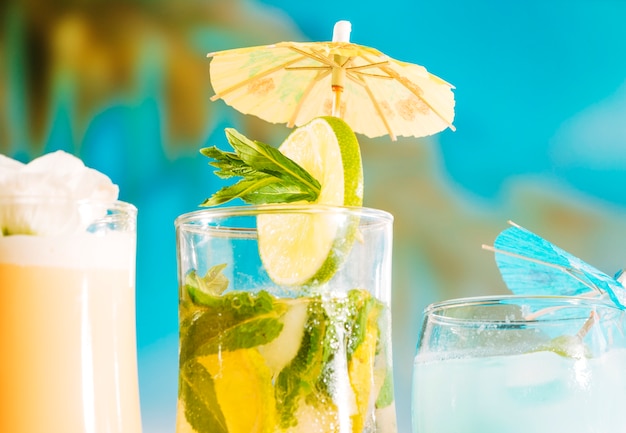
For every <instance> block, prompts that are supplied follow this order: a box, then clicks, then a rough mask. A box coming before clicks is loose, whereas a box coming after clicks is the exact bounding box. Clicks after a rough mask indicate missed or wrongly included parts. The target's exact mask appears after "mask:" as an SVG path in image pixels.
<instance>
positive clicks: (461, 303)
mask: <svg viewBox="0 0 626 433" xmlns="http://www.w3.org/2000/svg"><path fill="white" fill-rule="evenodd" d="M526 302H535V303H536V304H535V305H541V307H542V308H550V307H562V308H576V307H578V308H596V307H597V308H602V309H606V310H609V311H615V312H623V310H622V309H620V308H619V307H618V306H617V305H615V304H614V303H612V302H611V301H610V299H600V298H591V297H583V296H566V295H515V294H504V295H485V296H472V297H462V298H454V299H448V300H445V301H440V302H434V303H432V304H430V305H428V306H427V307H426V308H425V309H424V311H423V317H430V318H433V319H434V320H437V321H438V322H444V323H457V324H464V323H465V324H469V323H483V324H489V323H495V324H497V323H505V322H506V323H510V324H512V325H515V324H522V323H526V324H528V323H533V322H540V321H541V320H534V319H516V318H508V317H507V318H506V320H505V319H504V318H486V317H479V318H462V317H454V316H446V315H445V314H441V313H442V312H444V311H447V310H453V309H459V308H466V307H477V306H486V307H489V306H498V305H517V306H521V305H524V303H526ZM581 318H584V317H583V316H581V317H578V318H577V319H581ZM566 320H572V318H571V317H568V318H560V319H556V318H551V319H550V321H566Z"/></svg>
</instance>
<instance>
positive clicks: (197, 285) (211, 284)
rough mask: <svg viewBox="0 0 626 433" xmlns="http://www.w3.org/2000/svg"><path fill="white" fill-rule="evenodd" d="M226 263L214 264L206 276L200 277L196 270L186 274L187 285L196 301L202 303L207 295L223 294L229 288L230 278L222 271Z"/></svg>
mask: <svg viewBox="0 0 626 433" xmlns="http://www.w3.org/2000/svg"><path fill="white" fill-rule="evenodd" d="M226 266H227V265H226V263H221V264H219V265H215V266H213V267H212V268H211V269H209V270H208V271H207V273H206V274H205V275H204V277H199V276H198V274H197V273H196V271H195V270H192V271H190V272H189V273H188V274H187V275H186V276H185V285H186V286H187V287H188V291H189V295H190V296H191V299H192V300H193V301H194V303H198V304H202V299H203V298H205V297H207V296H209V297H210V296H216V295H221V294H222V293H223V292H224V291H225V290H226V289H227V288H228V278H226V276H225V275H224V274H223V273H222V271H223V270H224V269H225V268H226Z"/></svg>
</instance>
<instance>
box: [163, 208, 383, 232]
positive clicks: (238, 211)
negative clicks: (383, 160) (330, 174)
mask: <svg viewBox="0 0 626 433" xmlns="http://www.w3.org/2000/svg"><path fill="white" fill-rule="evenodd" d="M328 212H331V213H335V214H339V215H341V214H345V215H358V216H361V217H368V218H374V219H378V220H381V221H388V222H393V219H394V217H393V215H392V214H391V213H389V212H387V211H384V210H381V209H375V208H370V207H362V206H330V205H318V204H262V205H237V206H222V207H214V208H205V209H199V210H195V211H191V212H187V213H184V214H181V215H179V216H178V217H177V218H176V219H175V220H174V226H175V227H176V228H179V227H182V226H185V225H187V224H193V223H197V222H202V221H205V220H207V217H208V219H210V220H217V219H221V218H225V217H237V216H256V215H260V214H264V215H270V214H280V213H294V214H321V213H328ZM225 228H226V227H225Z"/></svg>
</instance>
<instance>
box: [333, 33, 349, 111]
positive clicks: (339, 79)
mask: <svg viewBox="0 0 626 433" xmlns="http://www.w3.org/2000/svg"><path fill="white" fill-rule="evenodd" d="M351 31H352V24H350V22H349V21H337V22H336V23H335V27H333V42H350V32H351ZM333 60H334V63H335V64H334V65H333V75H332V78H331V89H332V91H333V105H332V111H331V115H332V116H334V117H342V113H341V94H342V93H343V86H344V82H345V80H346V68H345V64H346V62H347V61H348V60H349V58H348V57H344V56H341V55H339V54H335V56H334V58H333Z"/></svg>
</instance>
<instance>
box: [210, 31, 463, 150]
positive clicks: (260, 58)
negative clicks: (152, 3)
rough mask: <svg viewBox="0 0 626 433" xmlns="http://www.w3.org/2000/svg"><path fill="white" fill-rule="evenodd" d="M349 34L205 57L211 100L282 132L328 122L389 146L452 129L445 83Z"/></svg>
mask: <svg viewBox="0 0 626 433" xmlns="http://www.w3.org/2000/svg"><path fill="white" fill-rule="evenodd" d="M350 30H351V28H350V23H349V22H348V21H339V22H338V23H337V24H335V28H334V32H333V40H332V42H309V43H301V42H280V43H277V44H273V45H265V46H257V47H248V48H240V49H233V50H225V51H218V52H215V53H210V54H208V57H210V58H211V64H210V79H211V84H212V86H213V89H214V91H215V95H214V96H213V97H212V98H211V100H217V99H222V100H224V102H226V103H227V104H228V105H230V106H232V107H234V108H235V109H237V110H238V111H240V112H242V113H244V114H252V115H255V116H258V117H260V118H261V119H263V120H266V121H268V122H271V123H284V124H287V126H289V127H293V126H300V125H302V124H304V123H307V122H308V121H310V120H312V119H313V118H315V117H319V116H326V115H332V116H336V117H341V118H343V119H344V120H345V121H346V123H348V125H350V127H351V128H352V129H353V130H354V131H355V132H357V133H360V134H364V135H366V136H368V137H379V136H382V135H385V134H387V135H389V136H390V137H391V139H392V140H395V139H396V137H397V136H406V137H423V136H427V135H431V134H434V133H436V132H439V131H441V130H443V129H445V128H451V129H454V127H453V126H452V121H453V119H454V94H453V93H452V89H453V88H454V87H453V86H452V85H451V84H449V83H447V82H446V81H444V80H442V79H440V78H438V77H436V76H435V75H432V74H430V73H429V72H428V71H427V70H426V69H425V68H424V67H423V66H419V65H416V64H412V63H406V62H401V61H398V60H394V59H392V58H390V57H388V56H386V55H385V54H383V53H381V52H380V51H378V50H376V49H374V48H369V47H365V46H362V45H357V44H353V43H350V42H349V39H350Z"/></svg>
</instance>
